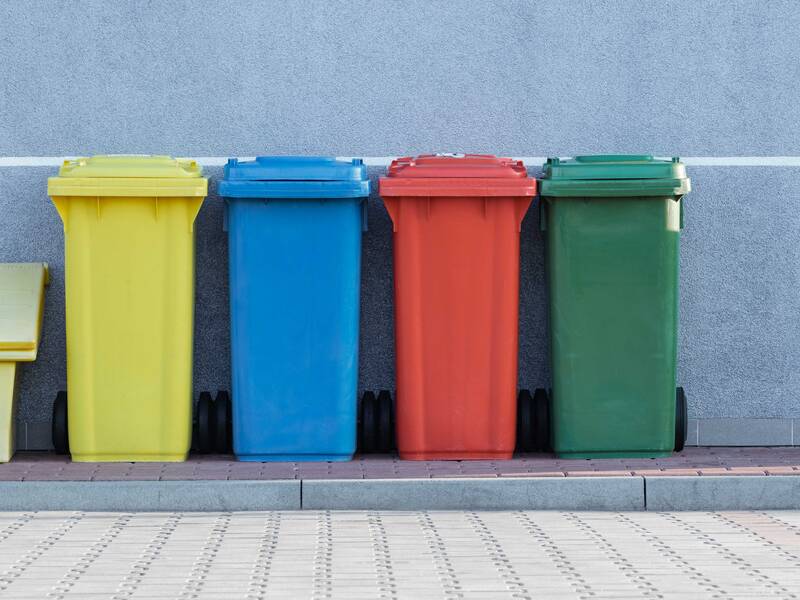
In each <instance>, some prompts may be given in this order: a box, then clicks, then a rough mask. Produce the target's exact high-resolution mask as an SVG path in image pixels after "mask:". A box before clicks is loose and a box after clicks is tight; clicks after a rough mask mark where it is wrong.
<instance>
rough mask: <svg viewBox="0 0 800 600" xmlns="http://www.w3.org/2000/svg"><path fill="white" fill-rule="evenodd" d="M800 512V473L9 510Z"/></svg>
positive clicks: (100, 498)
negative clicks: (795, 474) (791, 510)
mask: <svg viewBox="0 0 800 600" xmlns="http://www.w3.org/2000/svg"><path fill="white" fill-rule="evenodd" d="M303 509H305V510H478V509H481V510H522V509H527V510H597V511H623V510H624V511H639V510H652V511H668V510H673V511H681V510H776V509H800V477H793V476H784V477H781V476H702V477H699V476H690V477H681V476H676V477H671V476H670V477H519V478H516V477H515V478H499V479H493V478H452V479H451V478H447V479H445V478H442V479H335V480H334V479H331V480H324V479H316V480H315V479H306V480H303V481H299V480H281V481H275V480H271V481H225V480H222V481H219V480H214V481H9V482H0V511H20V510H82V511H121V512H128V511H141V512H148V511H166V512H169V511H196V512H209V511H254V510H303Z"/></svg>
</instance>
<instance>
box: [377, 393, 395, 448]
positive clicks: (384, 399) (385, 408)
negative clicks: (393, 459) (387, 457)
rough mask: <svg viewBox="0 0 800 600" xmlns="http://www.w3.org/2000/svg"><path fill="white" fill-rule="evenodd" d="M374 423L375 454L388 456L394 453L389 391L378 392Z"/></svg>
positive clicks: (392, 413)
mask: <svg viewBox="0 0 800 600" xmlns="http://www.w3.org/2000/svg"><path fill="white" fill-rule="evenodd" d="M376 402H377V404H376V411H375V412H376V415H375V423H376V425H377V431H376V435H375V437H376V447H375V452H378V453H380V454H388V453H390V452H393V451H394V410H393V408H392V393H391V392H390V391H389V390H381V391H380V392H378V398H377V400H376Z"/></svg>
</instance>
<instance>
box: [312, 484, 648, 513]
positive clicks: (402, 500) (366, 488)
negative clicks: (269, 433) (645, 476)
mask: <svg viewBox="0 0 800 600" xmlns="http://www.w3.org/2000/svg"><path fill="white" fill-rule="evenodd" d="M303 508H304V509H343V510H373V509H383V510H428V509H430V510H451V509H452V510H459V509H460V510H473V509H483V510H514V509H533V510H643V509H644V485H643V481H642V478H641V477H585V478H582V477H580V478H579V477H574V478H570V477H567V478H564V477H520V478H506V479H476V478H473V479H469V478H452V479H449V478H448V479H342V480H305V481H303Z"/></svg>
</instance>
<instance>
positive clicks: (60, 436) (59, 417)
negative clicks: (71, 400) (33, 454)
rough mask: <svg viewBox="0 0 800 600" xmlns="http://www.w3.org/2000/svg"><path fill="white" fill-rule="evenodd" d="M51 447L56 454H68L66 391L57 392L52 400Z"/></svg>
mask: <svg viewBox="0 0 800 600" xmlns="http://www.w3.org/2000/svg"><path fill="white" fill-rule="evenodd" d="M52 436H53V447H54V448H55V450H56V454H69V417H68V413H67V392H63V391H62V392H58V394H56V400H55V402H53V429H52Z"/></svg>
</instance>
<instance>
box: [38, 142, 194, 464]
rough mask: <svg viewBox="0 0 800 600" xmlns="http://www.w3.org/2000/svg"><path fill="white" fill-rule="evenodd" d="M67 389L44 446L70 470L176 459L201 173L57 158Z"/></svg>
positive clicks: (182, 448) (185, 402)
mask: <svg viewBox="0 0 800 600" xmlns="http://www.w3.org/2000/svg"><path fill="white" fill-rule="evenodd" d="M47 190H48V195H49V196H50V197H51V198H52V200H53V203H54V204H55V206H56V208H57V209H58V213H59V214H60V215H61V220H62V221H63V223H64V242H65V248H66V249H65V278H66V312H67V314H66V324H67V387H68V391H69V395H67V393H66V392H59V393H58V395H57V397H56V402H55V404H54V407H53V444H54V446H55V448H56V451H58V452H61V453H68V452H69V453H71V454H72V459H73V460H75V461H126V462H127V461H181V460H185V459H186V456H187V454H188V452H189V448H190V445H191V433H192V333H193V321H194V220H195V217H196V216H197V213H198V211H199V210H200V206H201V205H202V203H203V199H204V198H205V196H206V193H207V190H208V181H207V180H206V179H205V178H204V177H203V176H202V169H201V167H199V166H198V165H197V163H195V162H194V161H191V160H180V159H174V158H170V157H168V156H95V157H92V158H80V159H77V160H67V161H65V162H64V165H63V166H62V167H61V169H60V171H59V174H58V177H51V178H50V179H49V180H48V185H47Z"/></svg>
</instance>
